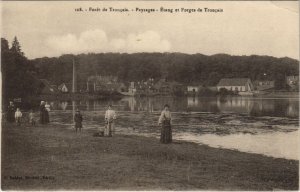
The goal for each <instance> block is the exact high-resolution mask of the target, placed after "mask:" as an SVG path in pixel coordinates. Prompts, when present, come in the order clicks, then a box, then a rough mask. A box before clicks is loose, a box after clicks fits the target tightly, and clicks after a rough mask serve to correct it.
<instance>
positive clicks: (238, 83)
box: [217, 78, 254, 94]
mask: <svg viewBox="0 0 300 192" xmlns="http://www.w3.org/2000/svg"><path fill="white" fill-rule="evenodd" d="M222 88H224V89H227V90H229V91H235V92H238V93H241V94H243V92H244V93H245V92H252V91H253V90H254V88H253V84H252V82H251V80H250V79H249V78H224V79H221V80H220V81H219V83H218V85H217V89H218V91H220V89H222Z"/></svg>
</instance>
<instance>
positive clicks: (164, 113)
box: [158, 110, 172, 124]
mask: <svg viewBox="0 0 300 192" xmlns="http://www.w3.org/2000/svg"><path fill="white" fill-rule="evenodd" d="M166 119H167V120H171V119H172V117H171V112H170V111H166V110H163V111H162V112H161V114H160V117H159V119H158V123H159V124H161V123H163V121H164V120H166Z"/></svg>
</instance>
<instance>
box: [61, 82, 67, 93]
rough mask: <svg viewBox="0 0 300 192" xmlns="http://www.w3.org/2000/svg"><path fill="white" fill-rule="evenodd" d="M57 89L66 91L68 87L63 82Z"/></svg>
mask: <svg viewBox="0 0 300 192" xmlns="http://www.w3.org/2000/svg"><path fill="white" fill-rule="evenodd" d="M58 90H60V91H61V92H63V93H68V92H69V89H68V87H67V85H66V84H65V83H62V84H61V85H60V86H58Z"/></svg>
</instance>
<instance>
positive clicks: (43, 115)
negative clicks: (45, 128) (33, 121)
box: [40, 101, 46, 124]
mask: <svg viewBox="0 0 300 192" xmlns="http://www.w3.org/2000/svg"><path fill="white" fill-rule="evenodd" d="M45 112H46V108H45V102H44V101H41V105H40V123H41V124H45V123H46V121H45Z"/></svg>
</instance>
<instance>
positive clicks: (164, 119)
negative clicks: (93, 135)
mask: <svg viewBox="0 0 300 192" xmlns="http://www.w3.org/2000/svg"><path fill="white" fill-rule="evenodd" d="M49 112H50V105H49V104H48V103H47V102H45V101H41V105H40V123H41V124H47V123H49V122H50V120H49ZM28 117H29V122H30V123H31V125H35V118H34V113H33V110H31V111H30V112H29V116H28ZM21 118H22V112H21V111H20V109H19V108H15V106H14V104H13V102H10V104H9V106H8V109H7V121H8V122H16V123H17V125H21ZM104 118H105V128H104V133H103V135H104V136H108V137H112V136H113V133H114V131H115V129H114V124H115V120H116V119H117V115H116V112H115V111H114V110H113V109H112V105H109V106H108V108H107V110H106V112H105V117H104ZM171 119H172V118H171V112H170V106H169V105H167V104H166V105H165V106H164V109H163V111H162V112H161V115H160V117H159V119H158V125H160V126H161V136H160V142H161V143H171V142H172V127H171ZM82 121H83V117H82V114H81V113H80V111H79V110H78V109H77V110H76V113H75V116H74V122H75V131H76V133H77V132H78V131H79V132H81V129H82Z"/></svg>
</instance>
